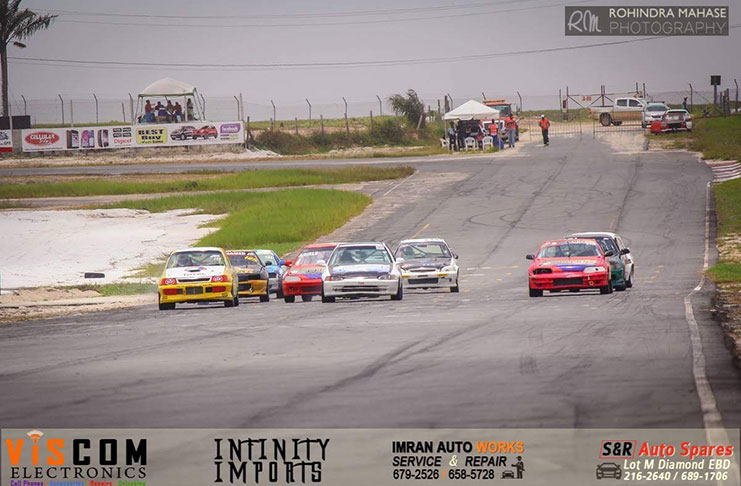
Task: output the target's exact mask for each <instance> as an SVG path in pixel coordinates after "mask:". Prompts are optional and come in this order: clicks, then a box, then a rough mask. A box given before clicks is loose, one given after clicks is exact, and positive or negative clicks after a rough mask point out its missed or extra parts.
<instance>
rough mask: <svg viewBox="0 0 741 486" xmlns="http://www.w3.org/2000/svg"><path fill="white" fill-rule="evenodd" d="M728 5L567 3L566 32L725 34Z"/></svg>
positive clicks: (677, 34) (614, 34)
mask: <svg viewBox="0 0 741 486" xmlns="http://www.w3.org/2000/svg"><path fill="white" fill-rule="evenodd" d="M728 10H729V8H728V7H727V6H712V7H711V6H704V7H647V6H640V7H566V35H567V36H568V35H611V36H657V35H660V36H664V35H669V36H726V35H728V29H729V25H728V20H729V16H728V15H729V12H728Z"/></svg>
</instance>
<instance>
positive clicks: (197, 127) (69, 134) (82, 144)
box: [0, 121, 244, 152]
mask: <svg viewBox="0 0 741 486" xmlns="http://www.w3.org/2000/svg"><path fill="white" fill-rule="evenodd" d="M9 138H10V137H9ZM22 139H23V143H22V148H23V151H24V152H39V151H49V150H90V149H98V150H100V149H114V148H130V147H152V146H160V147H172V146H181V145H214V144H227V143H243V142H244V125H243V124H242V122H239V121H237V122H223V123H222V122H189V123H168V124H154V123H152V124H141V125H135V126H133V127H132V126H128V125H122V126H108V127H82V128H50V129H30V130H23V131H22ZM11 147H12V145H11ZM1 148H2V140H0V149H1ZM0 151H2V150H0Z"/></svg>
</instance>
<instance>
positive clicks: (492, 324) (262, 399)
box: [0, 137, 741, 428]
mask: <svg viewBox="0 0 741 486" xmlns="http://www.w3.org/2000/svg"><path fill="white" fill-rule="evenodd" d="M353 162H354V161H353ZM402 163H408V161H404V162H402ZM416 165H417V168H418V169H419V170H420V173H426V172H435V171H439V172H451V171H457V172H461V173H463V174H465V175H466V177H465V178H464V179H463V180H460V181H458V182H455V183H453V184H448V185H445V186H443V187H441V188H440V190H439V191H438V190H432V191H430V192H429V193H427V195H426V196H425V198H424V199H423V200H416V201H414V202H413V203H410V204H405V203H404V198H403V195H404V183H402V184H401V185H400V186H398V187H396V189H395V193H396V194H398V195H399V201H400V202H399V205H398V207H397V208H396V210H395V212H394V213H393V214H391V215H390V216H388V217H386V218H384V219H381V220H379V221H377V222H375V223H374V224H372V225H370V226H369V227H367V228H365V229H363V230H362V231H360V232H359V233H358V234H357V235H356V239H357V240H384V241H386V242H388V243H390V244H392V245H393V244H395V243H396V242H398V241H399V240H400V239H402V238H405V237H410V236H412V235H417V236H442V237H445V238H446V239H447V240H448V242H449V243H450V244H451V245H452V247H453V248H454V250H455V251H456V252H458V253H459V254H460V256H461V257H460V266H461V271H462V274H463V278H462V291H461V293H459V294H452V293H448V292H443V291H441V292H433V291H417V292H413V291H407V292H406V294H405V296H404V300H403V301H401V302H391V301H388V300H385V299H384V300H373V299H367V300H356V301H338V302H337V303H335V304H322V303H321V302H318V301H314V302H311V303H294V304H285V303H284V302H282V301H277V300H272V301H271V302H270V303H268V304H259V303H255V302H249V301H243V303H242V305H241V306H240V307H238V308H233V309H226V308H221V307H219V308H215V307H209V306H187V307H183V308H182V309H181V308H179V309H178V310H175V311H170V312H159V311H157V310H156V308H155V306H154V305H152V306H148V307H136V308H130V309H126V310H119V311H112V312H107V313H95V314H88V315H84V316H81V317H80V316H78V317H67V318H58V319H51V320H41V321H28V322H21V323H16V324H9V325H4V326H2V327H0V390H2V396H3V399H2V400H1V401H0V425H2V426H3V427H40V428H43V427H250V428H255V427H596V428H601V427H630V428H634V427H651V428H655V427H661V428H670V427H679V428H701V427H703V414H702V411H701V404H700V400H699V398H698V393H697V391H696V387H695V380H694V377H693V354H692V348H691V342H690V332H689V329H688V323H687V320H686V318H685V308H684V304H683V299H684V297H685V296H686V295H687V294H689V293H690V291H691V290H692V289H693V288H694V287H695V286H696V285H697V284H698V282H699V280H700V275H701V270H702V266H703V255H704V247H705V243H704V242H705V214H706V213H705V200H706V199H705V198H706V191H707V182H708V181H710V180H711V177H712V176H711V172H710V169H709V168H708V167H706V166H705V164H703V163H699V162H698V161H697V159H696V158H695V157H694V156H692V155H689V154H681V153H660V152H659V153H657V152H636V153H629V154H620V153H617V152H614V151H613V150H612V149H611V148H610V147H609V146H608V145H607V144H604V143H602V142H600V141H599V140H592V139H591V138H586V137H585V138H584V139H581V140H580V139H578V138H575V139H563V140H554V141H553V145H552V146H551V147H548V148H544V147H538V146H534V145H530V146H527V147H523V148H520V149H519V150H518V153H517V156H514V155H513V156H509V157H508V156H504V157H498V158H477V159H468V160H460V161H455V162H440V161H433V162H425V163H419V164H416ZM586 230H615V231H617V232H619V233H621V234H622V235H623V236H624V237H625V238H626V239H627V240H628V242H629V244H630V247H631V248H632V250H633V253H634V256H635V259H636V262H637V263H636V265H637V266H636V278H635V286H634V288H632V289H629V290H628V291H626V292H615V293H613V294H611V295H599V294H598V293H594V292H580V293H578V294H574V293H558V294H546V295H545V296H544V297H542V298H536V299H531V298H529V297H528V296H527V287H526V269H527V264H528V261H526V260H525V258H524V257H525V254H526V253H530V252H532V251H534V250H535V249H536V247H537V245H538V244H539V243H540V242H541V241H543V240H545V239H548V238H554V237H560V236H562V235H564V234H566V233H569V232H573V231H586ZM710 247H711V249H712V248H713V245H710ZM714 258H715V255H714V254H712V252H711V254H710V259H711V263H712V261H713V259H714ZM710 298H711V289H710V287H709V286H708V285H706V286H705V287H704V288H703V290H702V291H701V292H699V293H697V294H696V295H694V297H693V298H692V303H693V309H694V314H695V317H696V318H697V322H698V326H699V329H700V334H701V337H702V345H703V352H704V356H705V359H706V371H707V376H708V378H709V381H710V385H711V388H712V392H713V394H714V397H715V399H716V400H717V407H718V409H719V410H720V413H721V416H722V420H723V424H724V425H725V426H726V427H739V425H741V407H739V405H738V404H739V403H741V387H740V386H739V376H738V374H737V373H736V371H735V370H734V368H733V367H732V365H731V362H730V356H729V354H728V352H727V351H726V349H725V348H724V347H723V344H722V335H721V332H720V329H719V327H718V326H717V324H716V323H714V322H713V321H712V320H711V318H710V309H709V308H710Z"/></svg>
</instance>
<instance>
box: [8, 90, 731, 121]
mask: <svg viewBox="0 0 741 486" xmlns="http://www.w3.org/2000/svg"><path fill="white" fill-rule="evenodd" d="M21 99H22V100H23V115H24V116H28V105H26V97H25V96H23V95H21ZM736 104H738V84H736Z"/></svg>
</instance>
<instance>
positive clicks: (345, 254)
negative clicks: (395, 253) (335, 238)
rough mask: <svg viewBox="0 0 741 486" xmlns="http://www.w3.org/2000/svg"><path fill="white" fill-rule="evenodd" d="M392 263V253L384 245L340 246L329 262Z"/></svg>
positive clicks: (349, 263)
mask: <svg viewBox="0 0 741 486" xmlns="http://www.w3.org/2000/svg"><path fill="white" fill-rule="evenodd" d="M384 263H385V264H390V263H391V255H389V254H388V252H387V251H386V249H385V248H383V246H381V247H375V246H361V247H347V248H340V249H339V250H337V251H336V252H334V255H333V256H332V259H331V260H330V262H329V264H330V265H332V266H336V265H367V264H384Z"/></svg>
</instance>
